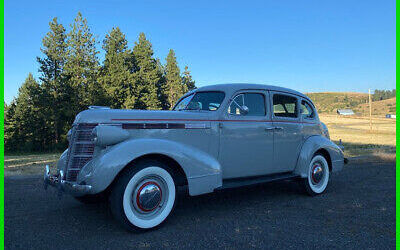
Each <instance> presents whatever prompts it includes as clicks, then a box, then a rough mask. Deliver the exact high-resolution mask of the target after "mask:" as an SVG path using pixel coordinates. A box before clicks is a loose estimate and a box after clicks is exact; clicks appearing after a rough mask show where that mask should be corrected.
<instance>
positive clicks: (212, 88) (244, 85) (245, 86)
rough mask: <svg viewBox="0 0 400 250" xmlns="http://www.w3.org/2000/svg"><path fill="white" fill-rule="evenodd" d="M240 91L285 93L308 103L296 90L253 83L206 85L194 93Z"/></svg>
mask: <svg viewBox="0 0 400 250" xmlns="http://www.w3.org/2000/svg"><path fill="white" fill-rule="evenodd" d="M242 89H249V90H252V89H254V90H256V89H258V90H260V89H262V90H271V91H279V92H286V93H290V94H294V95H297V96H300V97H303V98H305V99H307V100H309V101H311V100H310V98H309V97H308V96H306V95H305V94H303V93H300V92H298V91H296V90H293V89H288V88H283V87H279V86H273V85H265V84H254V83H223V84H213V85H208V86H204V87H200V88H198V89H195V90H194V91H196V92H197V91H223V92H225V93H229V94H233V93H235V92H236V91H239V90H242Z"/></svg>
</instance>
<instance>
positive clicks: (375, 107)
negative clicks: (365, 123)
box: [354, 97, 396, 117]
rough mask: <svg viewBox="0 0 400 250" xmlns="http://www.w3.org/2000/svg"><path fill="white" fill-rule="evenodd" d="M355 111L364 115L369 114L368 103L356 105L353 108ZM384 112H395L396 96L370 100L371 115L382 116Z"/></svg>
mask: <svg viewBox="0 0 400 250" xmlns="http://www.w3.org/2000/svg"><path fill="white" fill-rule="evenodd" d="M354 110H355V111H356V112H360V113H361V114H363V115H364V116H368V115H369V104H368V103H363V104H360V105H358V106H357V107H356V108H355V109H354ZM386 114H396V97H393V98H390V99H386V100H382V101H375V102H372V115H373V116H380V117H384V116H385V115H386Z"/></svg>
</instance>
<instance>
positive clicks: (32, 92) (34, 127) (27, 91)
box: [13, 73, 50, 151]
mask: <svg viewBox="0 0 400 250" xmlns="http://www.w3.org/2000/svg"><path fill="white" fill-rule="evenodd" d="M42 97H43V90H42V88H41V86H40V85H39V83H38V82H37V81H36V80H35V79H34V78H33V75H32V74H31V73H29V75H28V77H27V78H26V80H25V82H24V83H23V84H22V86H21V87H20V88H19V91H18V97H17V98H16V100H15V113H14V114H13V116H14V117H13V119H14V121H13V122H14V123H15V129H14V138H15V140H16V141H17V142H19V145H18V146H19V149H23V150H25V151H39V150H43V149H46V148H47V144H46V141H47V139H48V138H49V137H50V135H49V132H50V131H49V129H48V128H47V127H46V121H47V117H46V115H45V113H44V112H42V109H43V108H44V107H45V106H48V104H47V103H45V99H44V98H42Z"/></svg>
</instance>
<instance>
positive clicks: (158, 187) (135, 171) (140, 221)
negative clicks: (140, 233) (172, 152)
mask: <svg viewBox="0 0 400 250" xmlns="http://www.w3.org/2000/svg"><path fill="white" fill-rule="evenodd" d="M175 199H176V186H175V181H174V178H173V174H172V171H171V170H170V169H169V168H168V167H167V166H166V165H165V164H163V163H162V162H159V161H155V160H147V161H143V162H139V163H137V164H135V165H134V166H132V167H130V168H129V169H127V170H126V171H124V172H123V173H122V175H121V176H120V177H119V178H118V179H117V180H116V183H115V184H114V186H113V189H112V191H111V195H110V205H111V211H112V213H113V215H114V216H115V217H116V219H117V220H118V221H119V222H121V223H122V224H123V225H124V226H125V227H126V228H128V229H130V230H134V231H137V230H145V229H151V228H154V227H156V226H158V225H160V224H161V223H162V222H164V221H165V220H166V219H167V217H168V215H169V214H170V213H171V211H172V210H173V208H174V205H175Z"/></svg>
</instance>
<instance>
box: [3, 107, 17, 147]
mask: <svg viewBox="0 0 400 250" xmlns="http://www.w3.org/2000/svg"><path fill="white" fill-rule="evenodd" d="M16 106H17V105H16V103H15V99H14V100H12V102H11V103H10V105H7V104H6V103H5V102H4V149H5V151H6V152H9V151H13V150H14V149H15V148H16V147H17V146H18V141H19V140H18V138H19V136H18V129H17V126H18V124H17V123H16V121H15V109H16ZM14 151H15V150H14Z"/></svg>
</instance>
